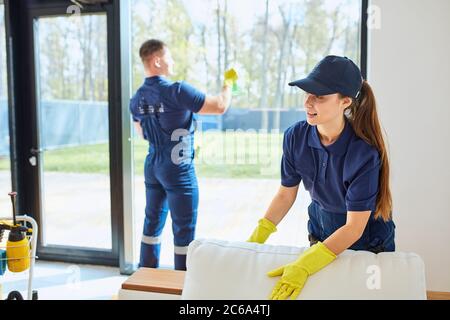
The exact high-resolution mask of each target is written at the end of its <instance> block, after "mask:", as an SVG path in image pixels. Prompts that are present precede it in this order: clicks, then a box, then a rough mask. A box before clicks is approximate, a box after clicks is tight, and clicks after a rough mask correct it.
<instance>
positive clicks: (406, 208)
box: [368, 0, 450, 292]
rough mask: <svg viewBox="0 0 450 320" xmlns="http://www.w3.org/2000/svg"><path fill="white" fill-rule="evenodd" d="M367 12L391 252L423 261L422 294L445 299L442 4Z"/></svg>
mask: <svg viewBox="0 0 450 320" xmlns="http://www.w3.org/2000/svg"><path fill="white" fill-rule="evenodd" d="M371 5H373V6H376V7H378V8H379V9H380V14H381V21H380V22H381V24H380V28H379V29H371V30H370V34H369V76H368V78H369V83H371V84H372V86H373V88H374V91H375V95H376V96H377V100H378V108H379V109H378V110H379V114H380V118H381V121H382V125H383V127H384V129H385V130H386V133H387V137H388V141H389V148H390V154H391V187H392V192H393V200H394V215H395V216H394V221H395V222H396V225H397V239H396V240H397V241H396V242H397V249H398V250H399V251H413V252H416V253H418V254H419V255H420V256H421V257H422V258H423V259H424V261H425V267H426V274H427V287H428V290H433V291H447V292H450V148H449V147H450V1H449V0H430V1H426V0H373V1H372V2H371ZM376 7H375V8H376ZM376 11H377V10H375V11H373V12H376ZM371 21H375V20H371Z"/></svg>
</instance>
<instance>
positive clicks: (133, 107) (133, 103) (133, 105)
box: [130, 94, 141, 122]
mask: <svg viewBox="0 0 450 320" xmlns="http://www.w3.org/2000/svg"><path fill="white" fill-rule="evenodd" d="M137 96H138V95H137V94H135V95H134V96H133V97H132V98H131V100H130V112H131V117H132V118H133V121H134V122H139V121H140V120H141V118H140V116H139V112H138V103H139V98H138V97H137Z"/></svg>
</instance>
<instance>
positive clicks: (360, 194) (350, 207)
mask: <svg viewBox="0 0 450 320" xmlns="http://www.w3.org/2000/svg"><path fill="white" fill-rule="evenodd" d="M354 163H359V164H360V165H359V166H358V168H359V169H358V170H357V171H355V174H354V177H353V179H352V181H351V182H350V184H349V187H348V189H347V194H346V197H345V202H346V206H347V211H375V210H376V201H377V196H378V182H379V175H380V167H381V165H380V157H379V154H378V152H377V151H376V150H371V151H370V152H360V153H358V156H357V157H355V159H354V162H353V165H354Z"/></svg>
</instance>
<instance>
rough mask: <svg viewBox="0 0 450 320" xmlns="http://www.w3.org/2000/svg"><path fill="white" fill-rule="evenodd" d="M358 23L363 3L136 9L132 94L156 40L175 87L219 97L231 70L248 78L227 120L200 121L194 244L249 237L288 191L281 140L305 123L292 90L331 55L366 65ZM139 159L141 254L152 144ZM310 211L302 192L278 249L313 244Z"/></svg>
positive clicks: (178, 3)
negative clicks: (142, 53) (183, 84)
mask: <svg viewBox="0 0 450 320" xmlns="http://www.w3.org/2000/svg"><path fill="white" fill-rule="evenodd" d="M360 14H361V1H359V0H299V1H292V0H288V1H284V0H245V1H242V0H217V1H209V0H133V2H132V21H133V25H132V45H133V48H132V50H133V65H132V70H133V91H135V90H136V89H137V88H138V87H139V86H140V85H141V84H142V82H143V79H144V75H143V68H142V65H141V62H140V59H139V55H138V52H139V47H140V45H141V44H142V42H144V41H145V40H147V39H149V38H159V39H161V40H163V41H164V42H166V43H167V44H168V46H169V47H170V49H171V52H172V55H173V56H174V60H175V75H174V76H173V80H185V81H187V82H189V83H191V84H192V85H194V86H195V87H197V88H198V89H200V90H202V91H204V92H207V93H209V94H217V93H218V92H219V89H220V87H221V85H222V79H223V76H222V75H223V72H224V70H226V69H227V68H229V67H235V68H236V70H237V71H238V73H239V75H240V80H239V87H240V92H239V94H238V95H237V96H235V97H234V98H233V102H232V107H231V109H230V110H229V111H228V112H227V113H226V114H225V115H224V116H222V117H220V116H199V117H198V119H199V121H200V122H201V125H200V126H199V128H198V130H197V133H196V149H197V157H196V168H197V174H198V178H199V187H200V205H199V214H198V224H197V233H196V237H210V238H221V239H230V240H245V239H246V238H247V237H248V236H249V234H250V233H251V231H252V229H253V228H254V226H255V225H256V223H257V220H258V219H259V218H260V217H261V216H263V215H264V213H265V210H266V209H267V207H268V205H269V203H270V201H271V199H272V197H273V196H274V194H275V192H276V191H277V189H278V187H279V185H280V159H281V155H282V149H281V141H282V134H283V131H284V130H285V129H286V128H288V127H289V126H291V125H292V124H294V123H295V122H297V121H300V120H304V119H305V115H304V111H303V96H302V92H301V91H300V90H298V89H297V88H291V87H289V86H288V85H287V83H288V82H290V81H292V80H295V79H299V78H301V77H303V76H305V75H306V74H308V72H309V71H310V70H311V69H312V68H313V67H314V65H315V64H316V63H317V62H318V61H319V60H320V59H321V58H323V57H324V56H326V55H328V54H336V55H344V56H347V57H349V58H351V59H352V60H353V61H355V62H356V63H358V64H359V63H360V61H359V60H360V59H359V57H360V25H361V23H360V20H361V17H360ZM134 150H135V152H134V161H135V190H136V192H135V212H136V227H137V237H136V249H138V247H139V242H140V238H141V232H142V224H143V219H144V207H145V189H144V188H145V187H144V177H143V163H144V159H145V154H146V150H147V142H146V141H143V140H141V139H139V138H138V137H137V136H135V139H134ZM309 202H310V198H309V195H308V194H307V193H306V192H305V190H304V189H303V186H302V187H301V189H300V192H299V196H298V200H297V202H296V204H295V205H294V207H293V208H292V209H291V212H290V214H289V215H288V216H287V217H286V218H285V219H284V220H283V222H282V223H281V224H280V226H279V232H277V233H276V234H275V235H273V237H271V239H270V243H274V244H290V245H307V244H308V241H307V210H306V208H307V206H308V204H309ZM170 224H171V221H170V218H168V220H167V222H166V227H165V230H164V233H163V244H162V246H163V248H162V253H161V254H162V256H161V263H162V264H165V265H172V259H173V258H172V257H173V254H172V250H173V249H172V248H173V244H172V242H173V240H172V233H171V232H172V231H171V226H170ZM136 253H137V254H138V251H137V250H136Z"/></svg>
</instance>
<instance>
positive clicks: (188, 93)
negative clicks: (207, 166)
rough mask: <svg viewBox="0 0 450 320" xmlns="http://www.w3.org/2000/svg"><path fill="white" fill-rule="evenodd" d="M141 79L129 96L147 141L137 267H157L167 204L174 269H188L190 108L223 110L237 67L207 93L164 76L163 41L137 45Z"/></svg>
mask: <svg viewBox="0 0 450 320" xmlns="http://www.w3.org/2000/svg"><path fill="white" fill-rule="evenodd" d="M139 54H140V57H141V59H142V63H143V65H144V70H145V75H146V78H145V81H144V83H143V84H142V86H141V87H140V88H139V89H138V90H137V92H136V94H135V95H134V96H133V98H132V99H131V102H130V111H131V114H132V116H133V120H134V121H135V126H136V129H137V130H138V132H140V133H141V135H142V136H143V138H144V139H146V140H147V141H148V142H149V150H148V155H147V157H146V159H145V166H144V174H145V192H146V207H145V221H144V230H143V236H142V241H141V256H140V263H139V266H140V267H150V268H157V267H159V257H160V250H161V233H162V231H163V228H164V224H165V222H166V218H167V214H168V212H169V210H170V213H171V218H172V231H173V235H174V250H175V252H174V254H175V255H174V262H175V263H174V264H175V269H176V270H186V253H187V248H188V245H189V243H190V242H191V241H192V240H193V239H194V236H195V226H196V222H197V208H198V184H197V177H196V174H195V168H194V163H193V159H194V148H193V146H194V122H193V116H194V113H201V114H223V113H225V112H226V110H227V109H228V107H229V106H230V101H231V87H232V85H233V84H234V82H235V81H236V80H237V75H236V73H233V72H229V71H228V72H227V73H226V74H225V81H224V86H223V88H222V92H221V93H220V94H219V95H217V96H208V95H205V94H204V93H202V92H200V91H198V90H197V89H195V88H194V87H192V86H190V85H189V84H187V83H186V82H184V81H181V82H172V81H170V80H168V79H167V77H168V76H170V75H172V74H173V66H174V61H173V59H172V56H171V53H170V50H169V48H168V47H167V46H166V45H165V44H164V42H162V41H160V40H156V39H151V40H148V41H146V42H144V44H142V46H141V48H140V52H139Z"/></svg>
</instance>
